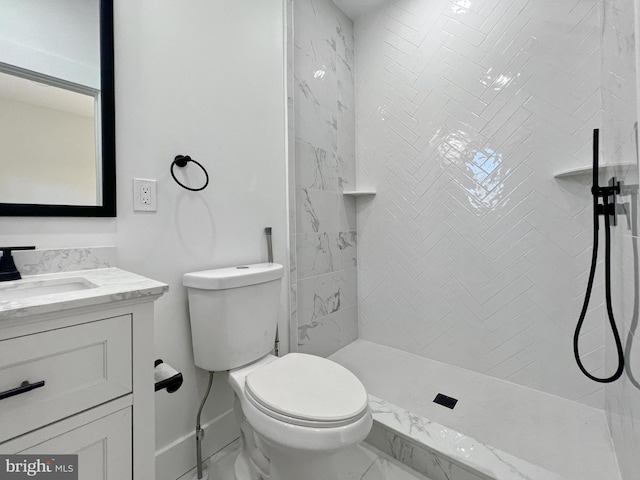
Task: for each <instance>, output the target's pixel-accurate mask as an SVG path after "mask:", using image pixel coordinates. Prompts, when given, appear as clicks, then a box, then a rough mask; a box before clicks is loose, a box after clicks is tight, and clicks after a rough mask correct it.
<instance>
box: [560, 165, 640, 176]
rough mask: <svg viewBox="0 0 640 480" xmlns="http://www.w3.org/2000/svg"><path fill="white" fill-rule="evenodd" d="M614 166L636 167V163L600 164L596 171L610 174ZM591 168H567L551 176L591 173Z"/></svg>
mask: <svg viewBox="0 0 640 480" xmlns="http://www.w3.org/2000/svg"><path fill="white" fill-rule="evenodd" d="M614 168H617V169H620V168H624V169H637V168H638V165H637V164H635V163H616V164H612V165H600V168H598V171H599V172H600V173H604V174H612V173H613V172H614ZM592 170H593V167H592V166H591V165H585V166H583V167H575V168H569V169H567V170H561V171H560V172H558V173H556V174H554V175H553V178H569V177H577V176H581V175H591V172H592Z"/></svg>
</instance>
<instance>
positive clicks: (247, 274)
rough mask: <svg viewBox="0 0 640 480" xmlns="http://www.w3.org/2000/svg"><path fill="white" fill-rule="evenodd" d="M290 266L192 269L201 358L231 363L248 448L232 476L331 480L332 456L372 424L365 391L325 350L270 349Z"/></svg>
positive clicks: (195, 337) (223, 367) (194, 329)
mask: <svg viewBox="0 0 640 480" xmlns="http://www.w3.org/2000/svg"><path fill="white" fill-rule="evenodd" d="M283 272H284V267H283V266H282V265H278V264H275V263H262V264H255V265H240V266H237V267H228V268H222V269H214V270H204V271H200V272H193V273H187V274H185V275H184V279H183V284H184V286H185V287H187V291H188V296H189V316H190V320H191V336H192V341H193V353H194V360H195V364H196V365H197V366H198V367H200V368H203V369H205V370H208V371H229V383H230V384H231V386H232V388H233V390H234V392H235V395H236V399H235V406H234V409H235V414H236V419H237V420H238V423H239V425H240V428H241V430H242V437H243V442H244V448H243V450H242V452H241V453H240V454H239V456H238V459H237V461H236V465H235V475H236V480H335V478H336V475H335V474H333V473H332V472H333V465H332V457H334V456H335V455H338V453H344V452H345V450H347V449H349V448H354V447H355V445H356V444H358V443H359V442H361V441H362V440H364V439H365V437H366V436H367V434H368V433H369V431H370V429H371V426H372V423H373V422H372V417H371V412H370V410H369V406H368V398H367V392H366V390H365V388H364V386H363V385H362V383H361V382H360V381H359V380H358V379H357V377H356V376H355V375H353V374H352V373H351V372H349V371H348V370H347V369H346V368H344V367H342V366H341V365H338V364H337V363H335V362H332V361H331V360H327V359H326V358H321V357H316V356H313V355H306V354H302V353H290V354H287V355H284V356H283V357H275V356H273V355H271V354H270V352H271V351H272V349H273V346H274V341H275V336H276V330H277V323H278V313H279V304H280V292H281V280H282V276H283Z"/></svg>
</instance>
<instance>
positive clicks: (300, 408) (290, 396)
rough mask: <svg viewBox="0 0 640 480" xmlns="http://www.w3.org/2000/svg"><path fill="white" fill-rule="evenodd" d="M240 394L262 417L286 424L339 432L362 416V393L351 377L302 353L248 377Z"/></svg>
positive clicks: (364, 395) (365, 404) (364, 408)
mask: <svg viewBox="0 0 640 480" xmlns="http://www.w3.org/2000/svg"><path fill="white" fill-rule="evenodd" d="M244 391H245V393H246V397H247V399H248V400H249V402H250V403H251V404H252V405H253V406H255V407H256V408H257V409H258V410H260V411H261V412H262V413H264V414H266V415H268V416H270V417H273V418H275V419H277V420H279V421H282V422H285V423H288V424H292V425H299V426H306V427H314V428H332V427H340V426H345V425H349V424H351V423H354V422H356V421H357V420H358V419H360V418H362V417H363V416H364V415H366V414H367V413H368V397H367V392H366V390H365V388H364V386H363V385H362V383H361V382H360V380H358V378H357V377H356V376H355V375H354V374H353V373H351V372H350V371H349V370H347V369H346V368H344V367H343V366H341V365H338V364H337V363H335V362H332V361H330V360H327V359H325V358H322V357H316V356H313V355H306V354H302V353H290V354H288V355H285V356H284V357H281V358H279V359H277V360H275V361H273V362H271V363H269V364H268V365H265V366H263V367H261V368H258V369H257V370H255V371H253V372H251V373H250V374H248V375H247V376H246V379H245V388H244Z"/></svg>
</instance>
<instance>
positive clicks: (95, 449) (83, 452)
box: [15, 407, 132, 480]
mask: <svg viewBox="0 0 640 480" xmlns="http://www.w3.org/2000/svg"><path fill="white" fill-rule="evenodd" d="M15 453H23V454H43V455H44V454H56V453H58V454H66V453H68V454H77V455H78V478H79V480H131V478H132V474H131V472H132V446H131V407H128V408H125V409H123V410H119V411H117V412H114V413H112V414H110V415H107V416H106V417H102V418H100V419H98V420H94V421H93V422H91V423H87V424H85V425H82V426H81V427H78V428H74V429H72V430H70V431H68V432H65V433H62V434H60V435H58V436H56V437H53V438H50V439H48V440H45V441H43V442H41V443H38V444H37V445H33V446H32V447H29V448H27V449H24V450H21V451H19V452H15Z"/></svg>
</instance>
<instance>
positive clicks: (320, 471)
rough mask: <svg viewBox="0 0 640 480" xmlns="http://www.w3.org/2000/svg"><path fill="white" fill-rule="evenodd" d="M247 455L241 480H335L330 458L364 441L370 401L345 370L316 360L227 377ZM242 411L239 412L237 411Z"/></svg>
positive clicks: (294, 359) (263, 362)
mask: <svg viewBox="0 0 640 480" xmlns="http://www.w3.org/2000/svg"><path fill="white" fill-rule="evenodd" d="M229 383H230V384H231V386H232V388H233V390H234V392H235V393H236V397H237V400H238V401H237V402H236V416H237V418H238V419H239V421H240V424H241V429H242V433H243V438H244V440H245V441H244V447H245V448H244V452H243V454H241V455H240V456H239V457H238V461H237V462H236V478H237V480H245V479H246V472H247V469H249V470H251V471H252V474H251V475H252V476H250V477H249V478H250V479H251V480H253V479H261V478H264V479H273V480H301V479H304V480H330V479H335V478H336V475H335V474H334V473H332V471H333V465H332V457H333V455H334V454H336V453H338V452H343V451H344V450H345V449H348V448H350V447H353V446H355V445H357V444H358V443H360V442H361V441H362V440H364V439H365V437H366V436H367V434H368V433H369V431H370V430H371V426H372V417H371V412H370V410H369V406H368V400H367V393H366V390H365V389H364V386H363V385H362V383H361V382H360V381H359V380H358V379H357V378H356V377H355V375H353V374H352V373H351V372H349V371H348V370H347V369H345V368H344V367H342V366H340V365H338V364H336V363H334V362H332V361H330V360H327V359H325V358H320V357H316V356H312V355H305V354H299V353H290V354H288V355H285V356H283V357H280V358H278V357H274V356H272V355H267V356H265V357H264V358H262V359H260V360H258V361H256V362H254V363H252V364H250V365H248V366H245V367H241V368H237V369H234V370H232V371H230V372H229ZM238 409H240V410H241V411H238Z"/></svg>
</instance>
